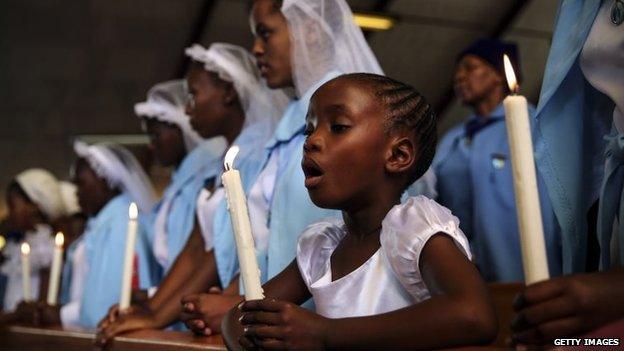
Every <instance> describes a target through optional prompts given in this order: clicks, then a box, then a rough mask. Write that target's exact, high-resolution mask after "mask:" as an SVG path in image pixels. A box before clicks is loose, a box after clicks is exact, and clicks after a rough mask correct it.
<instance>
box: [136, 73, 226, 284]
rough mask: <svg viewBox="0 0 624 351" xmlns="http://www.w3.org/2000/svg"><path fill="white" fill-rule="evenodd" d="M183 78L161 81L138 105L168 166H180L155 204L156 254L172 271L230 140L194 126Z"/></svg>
mask: <svg viewBox="0 0 624 351" xmlns="http://www.w3.org/2000/svg"><path fill="white" fill-rule="evenodd" d="M184 84H185V82H184V81H183V80H175V81H169V82H164V83H159V84H157V85H155V86H154V87H153V88H151V89H150V91H149V92H148V93H147V101H145V102H141V103H138V104H136V105H135V106H134V111H135V113H136V114H137V116H139V118H141V119H142V121H143V126H144V129H145V131H146V132H147V134H148V135H149V136H150V149H151V150H152V152H153V154H154V156H155V157H156V159H157V160H158V162H159V163H160V164H161V165H162V166H164V167H171V166H173V167H174V168H175V171H174V173H173V175H172V179H171V183H170V184H169V186H168V187H167V189H166V190H165V192H164V195H163V199H162V201H161V202H160V203H159V205H158V206H157V207H156V208H155V213H156V214H155V219H154V226H153V228H152V232H151V233H150V234H151V235H153V239H154V255H155V257H156V259H157V260H158V263H159V264H160V266H161V267H162V269H163V271H164V272H165V273H166V272H168V271H169V269H170V268H171V265H172V264H173V262H174V261H175V258H176V257H177V256H178V254H179V253H180V251H182V248H183V247H184V244H185V243H186V241H187V239H188V237H189V236H190V234H191V231H192V230H193V225H194V223H195V205H196V201H197V196H198V194H199V192H200V190H201V189H202V188H203V186H204V180H205V179H206V177H208V176H210V175H212V174H214V173H215V172H217V170H220V168H219V167H218V166H219V164H218V163H219V160H220V158H221V155H222V154H223V152H224V149H225V145H224V142H223V140H221V139H212V140H210V141H207V140H205V139H203V138H202V137H201V136H200V135H199V134H198V133H197V132H196V131H195V130H194V129H193V127H192V126H191V124H190V120H189V117H188V116H187V115H186V114H185V113H184V108H185V106H186V90H185V87H184Z"/></svg>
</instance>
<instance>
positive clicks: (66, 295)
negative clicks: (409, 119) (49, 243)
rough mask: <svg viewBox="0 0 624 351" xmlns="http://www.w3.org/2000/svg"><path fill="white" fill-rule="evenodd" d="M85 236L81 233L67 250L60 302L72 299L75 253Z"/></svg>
mask: <svg viewBox="0 0 624 351" xmlns="http://www.w3.org/2000/svg"><path fill="white" fill-rule="evenodd" d="M85 228H88V226H85ZM85 230H86V229H85ZM83 237H84V235H83V234H80V236H79V237H78V238H77V239H76V240H74V242H73V243H71V245H69V246H68V247H67V249H66V250H65V263H64V264H63V274H62V275H61V277H62V279H61V292H60V293H59V302H60V303H61V305H65V304H66V303H69V301H70V297H71V283H72V276H73V274H72V273H73V272H72V270H73V265H74V254H75V253H76V249H77V248H78V245H80V243H81V242H82V239H83Z"/></svg>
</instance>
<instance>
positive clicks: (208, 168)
mask: <svg viewBox="0 0 624 351" xmlns="http://www.w3.org/2000/svg"><path fill="white" fill-rule="evenodd" d="M213 147H214V144H213V143H210V142H204V143H201V144H199V145H198V146H197V147H196V148H195V149H193V150H192V151H191V152H190V153H189V154H188V155H186V157H185V158H184V160H182V162H181V163H180V165H179V166H178V169H177V170H176V171H175V173H174V174H173V176H172V178H171V184H169V186H168V187H167V189H166V190H165V193H164V196H163V200H162V201H161V202H160V203H159V204H158V205H157V206H156V207H155V209H154V215H153V218H154V219H156V218H157V213H158V211H159V210H160V209H161V207H162V206H163V204H164V203H165V202H166V201H168V202H169V209H168V213H167V218H166V222H165V225H166V243H167V247H166V249H167V255H166V256H167V258H166V260H165V262H162V263H164V265H162V268H163V270H164V272H165V273H166V272H168V271H169V269H170V268H171V266H172V265H173V263H174V262H175V259H176V257H178V255H179V254H180V252H181V251H182V249H183V248H184V246H185V245H186V241H187V240H188V238H189V236H190V235H191V232H192V231H193V227H194V224H195V211H196V205H197V196H198V195H199V192H200V191H201V189H202V188H203V186H204V182H205V180H206V179H207V178H214V177H215V176H216V175H217V174H219V173H220V172H221V169H222V168H223V164H222V163H221V155H220V154H219V152H218V151H215V150H214V149H213ZM152 228H153V227H152ZM152 230H153V229H152ZM154 234H155V233H150V236H154ZM155 252H158V250H155ZM157 258H160V257H157ZM161 260H162V259H161Z"/></svg>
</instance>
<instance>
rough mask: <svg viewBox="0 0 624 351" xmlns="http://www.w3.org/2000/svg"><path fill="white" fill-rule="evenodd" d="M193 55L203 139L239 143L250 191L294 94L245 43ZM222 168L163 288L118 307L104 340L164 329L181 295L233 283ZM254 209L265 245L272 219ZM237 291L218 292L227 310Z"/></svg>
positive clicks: (190, 77)
mask: <svg viewBox="0 0 624 351" xmlns="http://www.w3.org/2000/svg"><path fill="white" fill-rule="evenodd" d="M186 54H187V55H188V56H189V57H190V58H191V59H192V60H193V62H192V65H191V69H190V70H189V72H188V74H187V83H188V93H189V100H190V101H189V103H188V107H187V113H188V115H189V116H190V117H191V124H192V125H193V127H194V128H195V129H196V130H197V131H198V132H199V134H200V135H201V136H202V137H205V138H212V137H216V136H223V137H225V139H226V140H227V142H228V144H230V145H237V146H239V147H240V150H241V151H240V153H239V155H238V156H237V158H236V161H235V164H236V169H237V170H239V171H240V173H241V176H242V180H243V183H244V189H245V190H248V189H249V185H250V183H251V180H252V179H254V178H255V176H256V175H257V173H258V172H259V170H260V168H261V166H262V165H261V163H260V161H261V159H262V156H263V151H264V150H263V146H264V144H265V143H266V141H267V139H268V138H269V137H270V136H271V135H272V133H273V130H274V129H275V124H276V123H277V120H278V118H279V116H280V115H281V113H282V110H283V108H284V106H285V104H286V102H287V98H286V96H285V94H284V93H283V92H282V91H281V90H274V91H271V90H269V89H267V88H266V87H265V86H264V84H262V82H261V81H260V73H259V71H258V69H257V67H256V64H255V60H254V58H253V56H251V54H250V53H249V52H248V51H247V50H245V49H243V48H241V47H238V46H235V45H230V44H225V43H214V44H212V45H211V46H210V48H208V49H205V48H203V47H201V46H200V45H197V44H196V45H193V46H192V47H190V48H188V49H187V50H186ZM222 169H223V160H222V159H221V158H219V160H218V162H216V165H215V167H214V172H213V173H212V174H210V175H209V176H207V177H206V178H205V187H204V189H203V190H202V191H201V193H200V195H199V196H198V198H197V220H196V224H195V228H194V229H193V232H192V234H191V236H190V237H189V239H188V241H187V243H186V246H185V247H184V249H183V251H182V252H181V253H180V255H179V256H178V258H177V259H176V261H175V263H174V264H173V266H172V267H171V269H170V271H169V272H168V274H167V275H166V277H165V279H164V280H163V282H162V284H161V285H160V286H159V287H158V291H157V292H156V294H155V295H154V296H153V298H151V299H150V300H149V301H148V307H147V308H141V309H136V310H135V311H133V312H131V313H130V314H126V315H124V316H120V317H119V318H118V315H117V311H116V309H111V311H110V313H109V315H108V318H107V319H106V320H103V321H102V322H101V323H100V331H101V333H100V339H99V341H100V342H102V343H104V342H106V341H107V340H109V339H110V338H111V337H113V336H114V335H116V334H119V333H122V332H125V331H129V330H134V329H143V328H163V327H165V326H167V325H169V324H170V323H172V322H174V321H175V320H177V319H178V318H179V316H180V299H181V298H182V296H184V295H186V294H195V293H200V292H204V291H207V290H208V289H209V288H210V287H212V286H219V287H222V288H225V287H227V286H228V285H229V284H230V282H231V281H232V280H233V278H234V277H235V274H236V271H235V270H233V269H232V268H231V267H230V266H228V264H229V262H231V261H232V258H231V257H234V260H235V259H236V247H235V246H234V242H233V239H231V240H229V238H224V239H221V237H222V236H224V235H231V234H230V233H231V229H230V226H231V222H230V219H229V217H227V209H226V206H225V201H224V200H223V193H222V191H223V189H222V188H221V187H220V173H221V171H222ZM254 208H255V207H254V206H253V204H250V211H251V212H252V218H256V220H254V221H253V223H254V233H255V234H256V239H257V241H258V242H259V241H260V240H261V237H260V236H259V234H261V233H263V232H266V229H264V230H262V228H266V218H264V219H263V218H261V217H259V216H254V214H255V213H256V212H257V211H255V210H254ZM215 212H217V213H221V214H217V215H215ZM231 290H232V289H231ZM227 292H228V291H227V290H226V293H227ZM232 294H234V300H232V297H231V296H230V297H229V299H228V297H227V296H226V295H221V294H219V295H215V296H218V297H219V298H220V299H221V300H225V301H226V302H223V303H222V304H220V306H218V307H219V308H220V312H219V313H220V314H224V313H225V312H226V311H227V310H228V309H229V306H231V305H232V304H235V303H236V302H237V301H238V287H237V286H236V289H234V290H233V291H232V292H230V295H232ZM215 329H216V328H215Z"/></svg>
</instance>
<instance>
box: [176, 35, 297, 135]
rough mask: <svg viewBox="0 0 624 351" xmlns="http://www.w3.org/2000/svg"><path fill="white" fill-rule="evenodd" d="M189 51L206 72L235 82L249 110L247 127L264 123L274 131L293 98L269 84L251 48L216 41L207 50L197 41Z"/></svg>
mask: <svg viewBox="0 0 624 351" xmlns="http://www.w3.org/2000/svg"><path fill="white" fill-rule="evenodd" d="M185 53H186V55H187V56H189V57H190V58H191V59H193V61H197V62H201V63H203V64H204V69H205V70H206V71H209V72H214V73H217V74H218V75H219V78H220V79H222V80H224V81H226V82H230V83H232V84H233V85H234V89H236V93H237V94H238V99H239V101H240V103H241V105H242V107H243V110H244V111H245V123H244V125H243V129H246V128H248V127H249V126H251V125H255V124H256V123H257V122H263V125H264V126H265V128H269V129H270V131H271V133H272V131H273V129H274V127H275V125H276V124H277V122H278V121H279V119H280V117H281V116H282V113H283V111H284V108H285V107H286V105H287V104H288V100H289V99H288V97H287V96H286V94H284V92H283V91H282V90H279V89H278V90H272V89H269V88H267V87H266V85H265V84H264V82H263V81H262V79H261V76H260V72H259V71H258V67H257V66H256V59H255V58H254V57H253V56H252V55H251V53H249V51H247V50H245V49H244V48H242V47H240V46H236V45H231V44H225V43H213V44H212V45H210V48H208V49H207V50H206V49H205V48H204V47H202V46H201V45H199V44H194V45H193V46H191V47H189V48H187V49H186V50H185Z"/></svg>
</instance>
